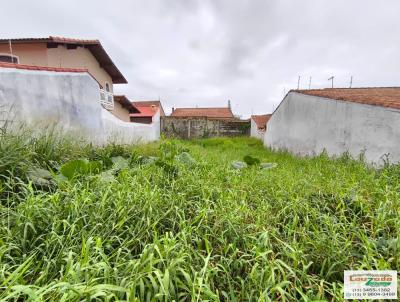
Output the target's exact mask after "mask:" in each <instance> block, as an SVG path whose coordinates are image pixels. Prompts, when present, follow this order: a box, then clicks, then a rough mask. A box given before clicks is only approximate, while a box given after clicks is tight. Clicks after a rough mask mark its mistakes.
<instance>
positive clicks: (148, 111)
mask: <svg viewBox="0 0 400 302" xmlns="http://www.w3.org/2000/svg"><path fill="white" fill-rule="evenodd" d="M134 106H135V107H136V108H137V109H138V110H139V111H140V112H139V113H131V114H130V115H129V116H131V117H153V116H154V115H155V114H156V113H157V111H158V108H159V107H157V106H154V107H151V106H136V105H134Z"/></svg>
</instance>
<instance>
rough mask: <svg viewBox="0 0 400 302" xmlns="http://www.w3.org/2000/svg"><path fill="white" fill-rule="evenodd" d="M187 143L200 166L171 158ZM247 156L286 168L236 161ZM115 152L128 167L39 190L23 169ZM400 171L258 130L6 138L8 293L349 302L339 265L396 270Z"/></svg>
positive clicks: (3, 249)
mask: <svg viewBox="0 0 400 302" xmlns="http://www.w3.org/2000/svg"><path fill="white" fill-rule="evenodd" d="M183 151H185V152H189V153H190V154H191V156H192V157H193V158H194V159H196V160H197V164H196V165H194V166H187V165H185V164H182V163H180V162H177V161H176V160H174V155H175V154H179V153H180V152H183ZM245 155H251V156H253V157H257V158H259V159H261V161H262V162H274V163H277V164H278V166H277V167H276V168H274V169H271V170H263V169H259V168H258V167H257V166H254V167H253V166H252V167H249V168H247V169H244V170H234V169H232V168H231V167H230V162H231V161H232V160H241V159H242V158H243V157H244V156H245ZM115 156H122V157H124V158H126V159H128V160H129V162H130V166H129V168H125V169H122V170H119V171H116V172H115V173H114V174H115V175H114V179H111V180H104V179H103V178H101V177H99V175H80V176H78V177H76V178H75V179H73V180H72V181H63V182H55V184H54V185H52V186H50V187H46V188H43V187H40V186H37V185H35V184H34V183H33V182H32V181H31V180H30V179H29V176H28V174H27V173H28V171H29V170H30V169H32V168H33V167H34V168H43V169H46V170H49V171H51V172H52V173H53V174H57V173H58V170H59V168H60V166H61V165H62V164H63V163H65V162H67V161H69V160H72V159H78V158H87V159H89V160H101V161H102V162H103V163H104V165H105V166H107V165H109V164H110V159H111V158H112V157H115ZM145 156H158V157H159V158H160V159H161V164H160V163H149V164H146V163H144V161H141V160H140V158H143V157H145ZM107 163H108V164H107ZM104 169H107V168H104ZM399 179H400V168H399V167H398V166H387V167H384V168H382V169H380V170H375V169H372V168H370V167H368V166H366V165H365V164H364V163H362V162H360V161H356V160H353V159H351V158H349V157H348V156H343V157H341V158H338V159H335V160H332V159H329V158H328V157H327V156H326V155H325V154H322V155H320V156H317V157H315V158H309V159H307V158H306V159H299V158H295V157H292V156H291V155H289V154H286V153H276V152H271V151H270V150H266V149H264V148H263V146H262V145H261V143H260V142H258V141H256V140H254V139H250V138H235V139H228V138H218V139H204V140H195V141H177V140H167V141H162V142H160V143H153V144H148V145H143V146H118V145H109V146H105V147H93V146H90V145H84V144H82V143H78V144H77V143H76V142H73V141H71V140H69V139H65V138H63V137H61V138H60V137H58V136H57V135H56V134H54V133H52V134H48V135H43V136H41V137H36V138H33V137H32V136H31V135H30V134H29V132H28V133H24V134H20V135H11V134H7V133H3V134H2V136H1V137H0V202H1V208H0V299H1V300H2V301H341V300H343V298H342V296H343V293H342V290H343V284H342V282H343V270H345V269H397V270H399V269H400V259H399V254H400V253H399V248H400V242H399V240H398V236H399V229H400V219H399V214H400V198H399V194H400V181H399Z"/></svg>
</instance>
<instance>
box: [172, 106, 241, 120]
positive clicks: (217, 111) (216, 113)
mask: <svg viewBox="0 0 400 302" xmlns="http://www.w3.org/2000/svg"><path fill="white" fill-rule="evenodd" d="M171 116H175V117H207V118H235V117H234V115H233V113H232V111H231V109H230V108H228V107H226V108H176V109H175V110H174V111H173V112H172V113H171Z"/></svg>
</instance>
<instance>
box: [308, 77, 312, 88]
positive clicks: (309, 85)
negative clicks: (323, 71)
mask: <svg viewBox="0 0 400 302" xmlns="http://www.w3.org/2000/svg"><path fill="white" fill-rule="evenodd" d="M311 79H312V77H310V82H309V83H308V90H310V89H311Z"/></svg>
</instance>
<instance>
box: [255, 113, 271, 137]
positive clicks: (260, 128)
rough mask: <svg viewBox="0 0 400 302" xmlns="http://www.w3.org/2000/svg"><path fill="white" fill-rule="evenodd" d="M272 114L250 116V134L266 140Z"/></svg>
mask: <svg viewBox="0 0 400 302" xmlns="http://www.w3.org/2000/svg"><path fill="white" fill-rule="evenodd" d="M270 117H271V114H263V115H252V116H251V118H250V121H251V122H250V125H251V130H250V136H252V137H255V138H258V139H260V140H262V141H264V135H265V131H266V130H267V122H268V120H269V118H270Z"/></svg>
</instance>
